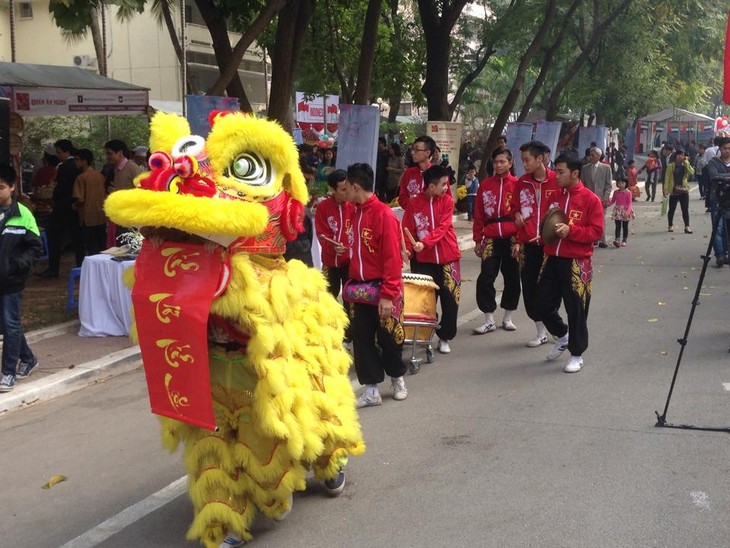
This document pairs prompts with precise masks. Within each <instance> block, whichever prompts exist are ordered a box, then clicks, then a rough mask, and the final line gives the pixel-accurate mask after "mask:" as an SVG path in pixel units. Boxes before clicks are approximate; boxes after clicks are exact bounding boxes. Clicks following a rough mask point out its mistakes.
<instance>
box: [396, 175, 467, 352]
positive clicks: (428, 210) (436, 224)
mask: <svg viewBox="0 0 730 548" xmlns="http://www.w3.org/2000/svg"><path fill="white" fill-rule="evenodd" d="M449 177H450V173H449V170H448V169H446V168H445V167H443V166H431V167H430V168H428V169H427V170H426V171H424V172H423V183H424V187H423V191H422V192H421V193H420V194H419V195H418V196H416V197H414V198H412V199H411V200H410V202H408V207H407V208H406V211H405V213H404V214H403V221H402V225H403V232H404V241H405V242H406V250H407V251H408V255H409V257H414V255H415V260H413V261H412V262H411V270H412V271H413V273H414V274H426V275H428V276H431V277H432V278H433V281H434V282H435V283H436V285H437V286H439V289H438V298H439V299H440V300H441V318H440V321H439V323H440V324H441V327H440V328H439V329H438V330H436V335H437V336H438V338H439V345H438V349H439V352H441V353H442V354H448V353H449V352H451V348H450V347H449V341H450V340H452V339H453V338H454V337H455V336H456V318H457V316H458V314H459V297H460V296H461V269H460V266H459V259H461V251H459V244H458V242H457V240H456V232H455V231H454V223H453V214H454V199H453V198H452V197H451V193H450V192H449ZM406 231H408V232H406ZM412 239H413V240H412ZM414 240H415V241H414Z"/></svg>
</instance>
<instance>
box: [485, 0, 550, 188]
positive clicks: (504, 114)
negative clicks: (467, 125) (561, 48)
mask: <svg viewBox="0 0 730 548" xmlns="http://www.w3.org/2000/svg"><path fill="white" fill-rule="evenodd" d="M556 3H557V0H549V2H548V5H547V10H546V13H545V16H544V18H543V20H542V23H541V24H540V28H539V29H538V30H537V33H535V37H534V38H533V39H532V43H531V44H530V45H529V46H528V48H527V50H526V51H525V54H524V55H523V56H522V59H521V60H520V65H519V67H518V68H517V74H516V75H515V81H514V83H513V84H512V88H511V89H510V90H509V93H508V94H507V98H506V99H505V100H504V104H503V105H502V108H501V109H500V111H499V114H497V119H496V120H495V121H494V126H492V131H491V132H490V133H489V138H488V139H487V144H486V146H485V147H484V152H483V153H482V162H481V165H480V166H479V177H480V178H481V177H484V176H485V175H486V168H487V162H489V159H490V156H491V154H492V150H493V149H494V146H495V145H496V144H497V139H498V138H499V136H500V135H501V134H502V128H503V127H504V126H505V124H506V123H507V121H508V120H509V115H510V113H511V112H512V110H513V109H514V107H515V105H516V104H517V99H518V98H519V96H520V93H522V89H523V88H524V86H525V74H526V73H527V68H528V67H529V66H530V63H532V60H533V59H534V58H535V56H536V55H537V54H538V53H539V51H540V48H542V43H543V42H544V41H545V38H546V37H547V34H548V30H549V29H550V27H551V26H552V23H553V19H555V13H556V11H557V9H556V8H557V6H556Z"/></svg>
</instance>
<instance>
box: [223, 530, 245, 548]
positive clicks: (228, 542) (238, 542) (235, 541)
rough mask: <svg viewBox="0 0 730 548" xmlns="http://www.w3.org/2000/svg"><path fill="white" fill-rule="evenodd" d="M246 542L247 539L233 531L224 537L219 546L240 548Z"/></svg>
mask: <svg viewBox="0 0 730 548" xmlns="http://www.w3.org/2000/svg"><path fill="white" fill-rule="evenodd" d="M245 544H246V541H245V540H243V539H242V538H241V537H239V536H238V535H234V534H233V533H231V534H229V535H228V536H227V537H226V538H224V539H223V542H221V543H220V544H219V545H218V548H238V547H240V546H244V545H245Z"/></svg>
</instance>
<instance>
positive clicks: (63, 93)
mask: <svg viewBox="0 0 730 548" xmlns="http://www.w3.org/2000/svg"><path fill="white" fill-rule="evenodd" d="M148 93H149V90H148V89H147V88H145V87H142V86H136V85H134V84H128V83H126V82H120V81H119V80H113V79H112V78H106V77H105V76H100V75H98V74H96V73H94V72H90V71H88V70H84V69H81V68H77V67H59V66H53V65H30V64H23V63H0V96H2V97H7V98H9V99H10V108H11V110H13V111H15V112H17V113H18V114H20V115H21V116H74V115H75V116H82V115H89V114H101V115H140V114H146V113H147V106H148V104H149V102H148Z"/></svg>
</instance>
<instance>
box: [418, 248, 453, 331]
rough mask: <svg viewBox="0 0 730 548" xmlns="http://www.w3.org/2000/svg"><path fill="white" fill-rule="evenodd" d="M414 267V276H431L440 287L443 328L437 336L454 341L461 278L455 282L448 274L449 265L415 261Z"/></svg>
mask: <svg viewBox="0 0 730 548" xmlns="http://www.w3.org/2000/svg"><path fill="white" fill-rule="evenodd" d="M450 264H451V263H450ZM412 265H413V268H412V272H413V273H414V274H426V275H428V276H431V277H432V278H433V281H434V283H435V284H436V285H437V286H439V289H438V291H437V292H436V297H437V299H440V300H441V317H440V318H439V325H440V326H441V327H440V328H439V329H437V330H436V336H437V337H438V338H439V339H441V340H443V341H450V340H452V339H453V338H454V337H456V320H457V317H458V316H459V298H460V297H461V276H459V280H458V281H457V280H454V279H453V276H451V275H450V274H449V272H447V267H448V266H449V265H445V264H434V263H420V262H418V261H414V262H413V263H412Z"/></svg>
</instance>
